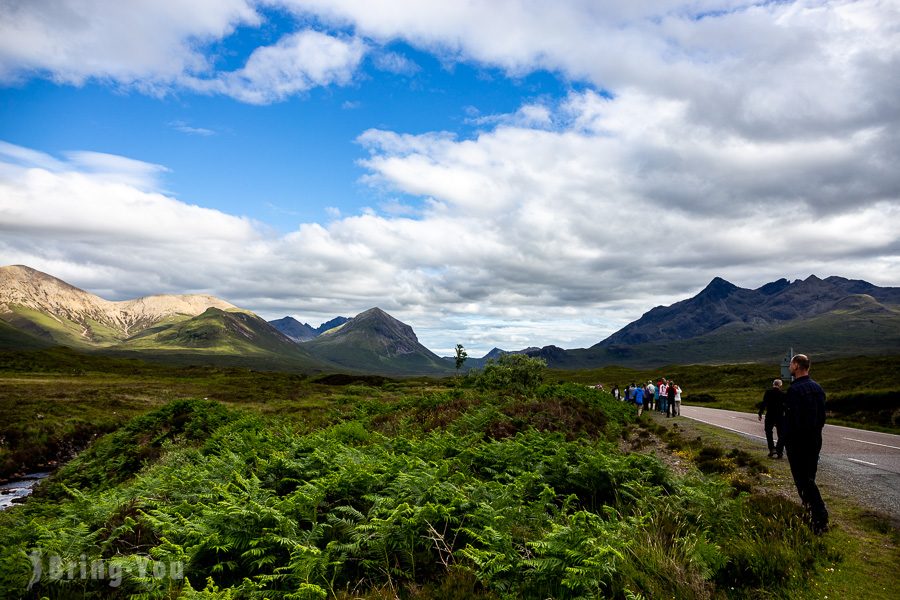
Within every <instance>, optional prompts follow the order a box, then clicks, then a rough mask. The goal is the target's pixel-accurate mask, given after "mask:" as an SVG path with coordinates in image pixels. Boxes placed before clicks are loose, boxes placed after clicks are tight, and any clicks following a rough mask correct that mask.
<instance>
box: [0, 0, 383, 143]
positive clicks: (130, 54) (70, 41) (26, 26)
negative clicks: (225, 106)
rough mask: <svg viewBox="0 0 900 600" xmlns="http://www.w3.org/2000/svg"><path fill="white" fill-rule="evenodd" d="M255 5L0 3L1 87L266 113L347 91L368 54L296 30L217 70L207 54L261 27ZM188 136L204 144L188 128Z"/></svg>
mask: <svg viewBox="0 0 900 600" xmlns="http://www.w3.org/2000/svg"><path fill="white" fill-rule="evenodd" d="M257 4H259V3H258V2H256V1H254V0H199V1H192V2H180V1H175V0H135V1H131V2H125V3H122V2H119V3H116V2H108V1H105V0H85V1H83V2H79V3H72V2H65V1H58V0H33V1H29V2H21V1H13V2H5V3H2V4H0V82H3V83H7V84H8V83H13V82H16V81H20V80H24V79H27V78H29V77H33V76H39V77H47V78H50V79H52V80H53V81H56V82H58V83H64V84H73V85H82V84H84V83H85V82H86V81H88V80H91V79H94V80H100V81H109V82H112V83H114V84H116V85H119V86H126V87H130V88H136V89H138V90H141V91H144V92H147V93H151V94H166V93H169V92H171V91H173V90H180V89H189V90H193V91H195V92H200V93H217V94H225V95H229V96H232V97H234V98H235V99H237V100H240V101H242V102H249V103H252V104H265V103H271V102H277V101H281V100H284V99H285V98H287V97H289V96H291V95H294V94H297V93H301V92H305V91H307V90H309V89H310V88H312V87H316V86H327V85H333V84H334V85H343V84H346V83H348V82H349V81H350V80H351V78H352V74H353V71H354V70H355V69H356V68H357V66H358V65H359V63H360V60H361V58H362V55H363V54H364V53H365V51H366V47H365V44H364V43H363V42H362V41H361V40H358V39H353V38H342V37H335V36H330V35H327V34H324V33H321V32H318V31H313V30H301V31H297V32H294V33H291V34H288V35H285V36H284V37H283V38H282V39H280V40H279V41H278V42H277V43H275V44H274V45H271V46H261V47H258V48H256V49H255V50H254V51H253V52H252V53H251V55H250V56H249V58H248V59H247V62H246V64H245V65H244V67H242V68H241V69H238V70H236V71H230V72H223V71H219V70H217V68H216V65H215V61H214V60H213V59H212V57H210V56H209V55H208V54H207V52H208V48H209V45H210V44H212V43H214V42H220V41H222V40H224V39H226V38H227V37H228V36H230V35H231V34H232V33H234V31H235V29H236V28H237V27H239V26H250V27H257V26H260V25H261V24H262V22H263V18H264V17H263V16H261V15H260V13H259V12H257ZM188 129H190V130H189V131H185V128H182V129H181V130H182V131H185V132H186V133H195V134H203V135H206V134H207V133H206V131H207V130H195V129H193V128H188Z"/></svg>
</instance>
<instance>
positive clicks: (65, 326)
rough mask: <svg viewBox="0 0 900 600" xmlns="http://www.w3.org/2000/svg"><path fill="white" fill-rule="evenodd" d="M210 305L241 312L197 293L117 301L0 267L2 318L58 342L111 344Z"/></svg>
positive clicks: (23, 268) (45, 277)
mask: <svg viewBox="0 0 900 600" xmlns="http://www.w3.org/2000/svg"><path fill="white" fill-rule="evenodd" d="M210 307H215V308H218V309H221V310H239V309H238V308H237V307H235V306H234V305H233V304H230V303H228V302H225V301H224V300H221V299H219V298H216V297H214V296H206V295H198V294H189V295H155V296H146V297H143V298H137V299H134V300H124V301H119V302H113V301H110V300H105V299H103V298H101V297H99V296H96V295H94V294H91V293H89V292H85V291H84V290H81V289H79V288H77V287H75V286H73V285H70V284H68V283H66V282H65V281H62V280H61V279H57V278H56V277H53V276H51V275H47V274H46V273H42V272H40V271H37V270H35V269H32V268H30V267H26V266H22V265H13V266H7V267H0V319H2V320H3V321H6V322H7V323H8V324H10V325H11V326H13V327H14V328H16V329H18V330H20V331H24V332H26V333H28V334H30V335H32V336H34V337H37V338H39V339H43V340H46V341H47V342H52V343H57V344H65V345H72V346H78V347H106V346H112V345H115V344H117V343H119V342H121V341H123V340H125V339H127V338H129V337H131V336H133V335H135V334H138V333H140V332H141V331H144V330H145V329H147V328H148V327H151V326H153V325H155V324H157V323H159V322H161V321H163V320H166V319H179V318H188V317H193V316H196V315H199V314H201V313H203V312H204V311H205V310H206V309H207V308H210Z"/></svg>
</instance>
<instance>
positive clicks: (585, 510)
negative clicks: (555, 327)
mask: <svg viewBox="0 0 900 600" xmlns="http://www.w3.org/2000/svg"><path fill="white" fill-rule="evenodd" d="M2 367H3V369H2V371H0V399H2V401H3V404H0V406H2V410H3V414H2V415H0V416H2V418H3V422H4V423H9V424H10V425H5V427H7V428H8V429H9V430H10V431H12V430H15V431H18V435H19V438H18V439H19V440H24V441H22V444H20V446H19V447H18V450H20V451H21V450H24V449H26V448H27V443H28V440H29V439H31V437H34V439H36V440H39V439H44V440H45V441H44V442H40V443H43V444H44V445H45V449H49V448H50V447H51V446H52V444H50V442H49V441H47V440H50V439H58V440H61V441H62V442H63V443H74V442H73V441H72V439H71V436H76V437H77V435H79V434H78V433H77V432H78V431H79V430H78V427H83V428H87V429H86V430H87V431H89V432H90V433H89V435H88V437H87V438H86V439H83V440H81V442H80V443H81V444H82V445H83V444H84V443H87V442H91V443H90V446H89V448H88V449H87V450H86V451H84V452H81V453H80V454H79V455H78V456H77V457H76V458H74V459H72V460H71V461H70V462H68V463H67V464H66V465H65V466H63V467H62V468H60V469H59V470H58V471H57V472H56V473H55V474H54V476H53V477H51V479H49V480H48V481H46V482H44V484H42V485H41V486H40V487H39V488H38V491H37V492H36V495H35V496H34V497H32V498H31V499H30V500H29V501H28V502H27V503H26V504H25V505H23V506H19V507H16V508H13V509H11V510H8V511H5V512H3V513H0V596H3V597H19V596H21V595H23V594H25V593H26V592H25V588H26V586H27V585H28V584H29V581H30V579H31V577H32V573H33V571H32V569H33V564H32V561H33V560H40V562H41V565H42V568H43V570H44V572H43V577H42V578H41V580H40V581H39V582H36V583H35V585H34V587H32V589H31V590H30V591H29V592H27V593H28V595H33V596H36V597H41V596H47V597H51V598H57V597H106V596H122V597H124V596H132V595H136V596H139V597H147V598H154V597H158V598H172V597H186V598H190V597H194V596H198V597H199V596H204V597H222V598H225V597H233V598H251V597H260V598H262V597H266V598H372V599H375V598H395V597H400V598H419V599H424V598H593V597H610V598H658V597H678V598H718V597H729V598H760V597H761V598H812V597H818V596H817V595H816V594H813V593H810V592H809V589H810V585H811V584H813V585H816V584H817V582H818V583H821V584H822V586H823V587H824V586H825V585H826V582H827V585H828V586H829V587H828V588H827V589H829V590H836V591H842V590H843V591H846V590H848V589H850V588H849V587H848V584H846V582H842V581H841V580H840V579H839V577H836V576H835V575H834V572H833V571H829V569H839V570H840V569H844V572H846V573H848V574H849V575H852V577H854V585H857V586H858V587H857V588H855V589H857V590H863V591H864V592H865V591H867V590H871V589H874V588H873V587H872V586H873V585H882V584H883V583H884V581H885V580H884V576H882V577H881V579H879V578H878V577H877V576H876V577H874V578H871V577H870V578H869V581H868V582H866V581H862V582H860V581H858V580H862V579H863V574H864V573H868V571H866V570H865V569H864V568H863V567H862V566H861V562H862V561H860V560H859V559H858V554H859V553H860V552H862V551H863V547H862V546H861V545H859V544H857V545H855V546H854V545H853V544H852V543H848V542H847V539H846V538H847V537H848V535H849V533H848V532H849V531H855V530H850V529H843V528H838V530H837V531H835V532H833V533H829V534H828V535H826V536H824V537H815V536H813V535H812V533H811V532H810V530H809V528H808V527H807V526H806V524H805V522H804V519H803V515H802V510H801V508H800V507H799V505H798V504H797V503H796V502H795V501H794V500H793V496H791V495H785V494H779V493H775V494H772V493H769V492H768V491H767V485H768V483H767V482H768V481H770V477H771V474H770V473H769V470H768V468H767V465H764V464H762V463H761V462H760V461H759V460H758V459H757V458H755V457H754V455H753V453H752V452H748V451H747V450H746V449H744V448H738V447H728V446H724V447H723V446H721V445H718V444H716V443H711V442H709V441H707V440H701V439H698V438H695V437H694V436H692V435H688V434H686V433H684V432H682V431H680V430H679V429H678V428H676V427H672V426H670V427H669V428H666V427H663V426H662V425H660V424H659V423H658V422H657V420H654V419H652V418H651V419H648V418H646V417H644V418H643V419H642V420H641V421H636V420H635V419H634V415H633V413H632V411H631V409H630V408H629V407H628V406H627V405H625V404H624V403H621V402H616V401H614V400H613V399H612V398H611V397H610V396H609V395H608V394H607V393H605V392H602V391H599V390H595V389H590V388H588V387H587V386H585V385H582V384H577V383H571V382H569V383H566V382H557V383H545V381H546V380H548V379H550V380H552V379H554V376H555V375H556V373H550V374H548V372H547V371H546V368H545V366H544V364H543V362H542V361H540V360H537V359H533V358H529V357H527V356H522V355H512V356H507V357H503V358H502V359H500V360H498V361H496V362H492V363H491V364H490V365H489V366H488V367H487V368H485V369H484V370H483V371H480V372H478V373H471V374H469V375H467V376H466V377H465V378H462V379H448V380H443V381H437V380H428V379H419V380H402V381H401V380H393V379H388V378H385V377H379V376H353V375H337V374H331V375H320V376H314V377H308V376H302V375H297V374H290V373H271V372H258V371H252V370H248V369H237V368H219V367H189V368H184V367H169V366H159V365H150V364H146V363H141V362H137V361H131V360H124V359H113V358H109V357H104V356H82V355H79V354H76V353H73V352H71V351H66V350H62V349H54V350H50V351H44V352H36V353H18V354H15V355H8V356H6V359H5V362H4V363H3V364H2ZM743 368H744V367H735V369H737V371H735V373H734V374H733V376H734V377H742V376H746V373H744V374H743V375H741V373H743V371H741V369H743ZM723 369H724V368H723ZM691 372H692V371H691V369H690V368H688V369H687V370H685V371H684V372H681V373H680V376H681V377H682V378H683V379H684V380H685V381H689V379H688V376H689V374H690V373H691ZM623 373H625V372H621V371H620V372H618V373H616V374H617V375H620V376H621V375H623ZM723 374H724V371H723ZM596 375H597V373H586V374H583V376H584V377H586V378H587V381H589V382H591V383H596V381H597V377H596ZM845 375H846V373H845ZM870 375H871V374H870ZM673 377H675V376H674V375H673ZM621 381H623V382H624V379H622V380H621ZM37 410H40V411H41V414H42V415H43V418H42V419H39V420H38V419H35V418H34V411H37ZM37 421H40V426H43V427H44V428H45V431H44V432H43V433H41V430H39V429H29V427H32V426H33V425H35V423H36V422H37ZM106 432H109V433H108V434H106V435H103V436H101V437H99V438H95V437H94V436H95V434H101V433H106ZM41 435H44V438H41V437H40V436H41ZM54 436H56V437H55V438H54ZM663 449H664V450H663ZM3 450H4V451H5V452H6V451H10V450H11V449H10V448H8V447H7V446H6V445H4V447H3ZM654 452H655V453H656V454H657V455H659V457H657V456H654ZM666 456H668V457H669V458H665V457H666ZM664 459H665V460H664ZM673 460H674V462H672V461H673ZM670 465H676V468H670ZM782 466H783V465H782ZM849 518H850V517H848V519H849ZM853 519H854V520H853V521H852V523H854V527H859V528H860V529H859V531H864V535H865V536H868V538H869V539H874V540H876V541H877V542H878V543H879V544H884V540H885V539H892V538H891V537H890V536H892V535H895V533H894V530H893V529H892V525H890V524H886V523H885V522H884V521H881V520H878V518H874V519H872V523H871V524H867V523H864V522H863V519H862V518H861V517H855V516H854V517H853ZM879 528H880V532H879ZM860 535H863V533H860ZM848 547H850V548H856V549H857V550H855V551H853V553H849V552H848V550H847V549H846V548H848ZM891 547H893V548H896V543H894V545H893V546H884V545H882V546H877V547H876V548H875V549H873V548H871V547H868V546H866V547H865V551H866V552H868V553H870V557H869V558H870V559H871V562H873V563H874V564H878V565H881V566H883V567H888V568H891V567H893V566H894V562H892V561H891V559H888V558H886V554H885V553H886V552H890V548H891ZM35 550H39V551H40V552H41V555H40V556H38V555H32V554H31V553H32V552H33V551H35ZM53 561H56V562H53ZM92 564H93V565H99V566H102V568H103V569H104V576H103V577H99V578H96V579H91V578H90V576H87V577H85V578H82V577H80V576H79V573H80V570H81V568H82V565H84V568H85V569H86V573H88V575H89V574H90V570H91V565H92ZM176 567H177V568H176ZM70 568H71V569H72V573H73V575H74V576H73V577H72V578H69V577H68V575H67V573H68V571H69V569H70ZM154 569H159V573H158V574H164V575H165V576H164V577H162V576H160V577H156V576H152V575H151V574H152V573H154V572H155V571H154ZM163 571H165V572H164V573H163ZM888 572H890V571H888ZM53 574H55V576H53ZM60 575H61V576H60ZM112 581H115V582H116V585H114V586H110V583H111V582H112ZM867 586H868V587H867Z"/></svg>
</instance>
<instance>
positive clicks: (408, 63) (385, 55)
mask: <svg viewBox="0 0 900 600" xmlns="http://www.w3.org/2000/svg"><path fill="white" fill-rule="evenodd" d="M372 61H373V62H374V63H375V67H376V68H378V69H379V70H381V71H387V72H388V73H394V74H396V75H415V74H416V73H418V72H419V71H420V70H421V67H419V65H417V64H416V63H415V62H414V61H412V60H410V59H409V58H407V57H405V56H403V55H402V54H400V53H398V52H384V51H382V52H377V53H376V54H375V55H374V56H373V58H372Z"/></svg>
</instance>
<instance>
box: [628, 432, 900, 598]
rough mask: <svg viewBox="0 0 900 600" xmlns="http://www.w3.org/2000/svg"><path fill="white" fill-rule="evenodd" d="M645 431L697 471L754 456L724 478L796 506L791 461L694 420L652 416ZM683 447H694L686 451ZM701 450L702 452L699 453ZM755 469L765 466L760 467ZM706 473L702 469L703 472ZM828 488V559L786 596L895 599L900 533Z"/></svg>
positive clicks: (844, 492)
mask: <svg viewBox="0 0 900 600" xmlns="http://www.w3.org/2000/svg"><path fill="white" fill-rule="evenodd" d="M645 430H649V431H651V432H653V434H654V435H655V436H658V438H659V439H660V440H663V441H664V440H672V439H675V440H678V443H677V444H676V445H677V446H680V448H679V449H678V450H676V451H675V452H676V454H679V455H680V456H682V457H686V458H688V459H691V460H695V461H696V462H697V463H698V466H700V464H703V463H707V462H708V461H709V460H710V459H711V458H713V457H715V458H713V460H716V459H721V458H723V457H726V456H728V455H732V456H735V457H739V456H744V457H749V461H748V462H747V463H746V465H745V466H744V467H741V466H740V465H739V463H738V462H735V463H733V464H732V465H730V468H724V469H720V468H718V465H717V466H716V468H714V469H713V470H714V471H719V472H721V473H723V474H724V475H725V476H726V477H727V478H728V479H729V480H730V481H731V482H732V486H733V487H735V488H736V489H741V491H745V492H748V493H753V494H764V495H768V496H776V497H781V498H786V499H787V500H789V501H791V502H793V503H794V504H795V505H796V493H797V492H796V488H795V487H794V484H793V479H792V478H791V475H790V468H789V466H788V463H787V461H772V460H769V461H765V462H763V461H764V460H765V459H763V458H762V457H764V456H765V448H764V446H760V445H759V444H758V443H756V442H754V441H752V440H750V439H748V438H746V437H744V436H741V435H739V434H736V433H733V432H730V431H727V430H724V429H719V428H717V427H713V426H710V425H706V424H703V423H698V422H695V421H691V420H689V419H675V420H674V421H673V420H667V419H665V418H663V417H659V416H657V415H651V416H650V418H649V419H648V423H647V424H646V425H645ZM684 448H693V451H690V450H688V451H687V452H685V451H684V450H683V449H684ZM698 449H699V451H698ZM754 465H760V466H761V467H762V468H761V469H760V468H758V467H756V466H754ZM700 468H701V470H702V469H703V467H702V466H701V467H700ZM823 486H827V492H826V494H827V502H828V510H829V512H830V515H831V525H832V528H831V531H829V533H827V534H826V535H825V538H824V539H825V540H826V550H827V552H826V556H825V557H824V558H825V560H824V562H823V566H822V569H820V570H819V571H817V573H816V574H815V576H814V577H812V578H811V579H810V581H809V583H808V588H807V589H806V590H796V591H793V592H791V594H790V595H786V596H785V597H789V598H796V599H798V600H801V599H806V598H809V599H813V598H824V597H825V596H828V597H829V598H867V599H868V598H874V599H882V598H883V599H885V600H888V599H891V598H895V597H896V590H897V585H898V583H900V581H898V579H900V577H898V573H900V529H898V525H897V524H896V523H894V522H892V521H891V519H890V518H889V517H887V516H886V515H883V514H879V513H877V512H873V511H871V510H870V509H865V508H861V507H860V505H859V504H858V503H857V502H856V501H855V500H854V499H853V498H852V496H851V495H850V493H849V492H848V491H847V490H845V489H844V487H843V486H840V485H828V484H827V483H825V484H823Z"/></svg>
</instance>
